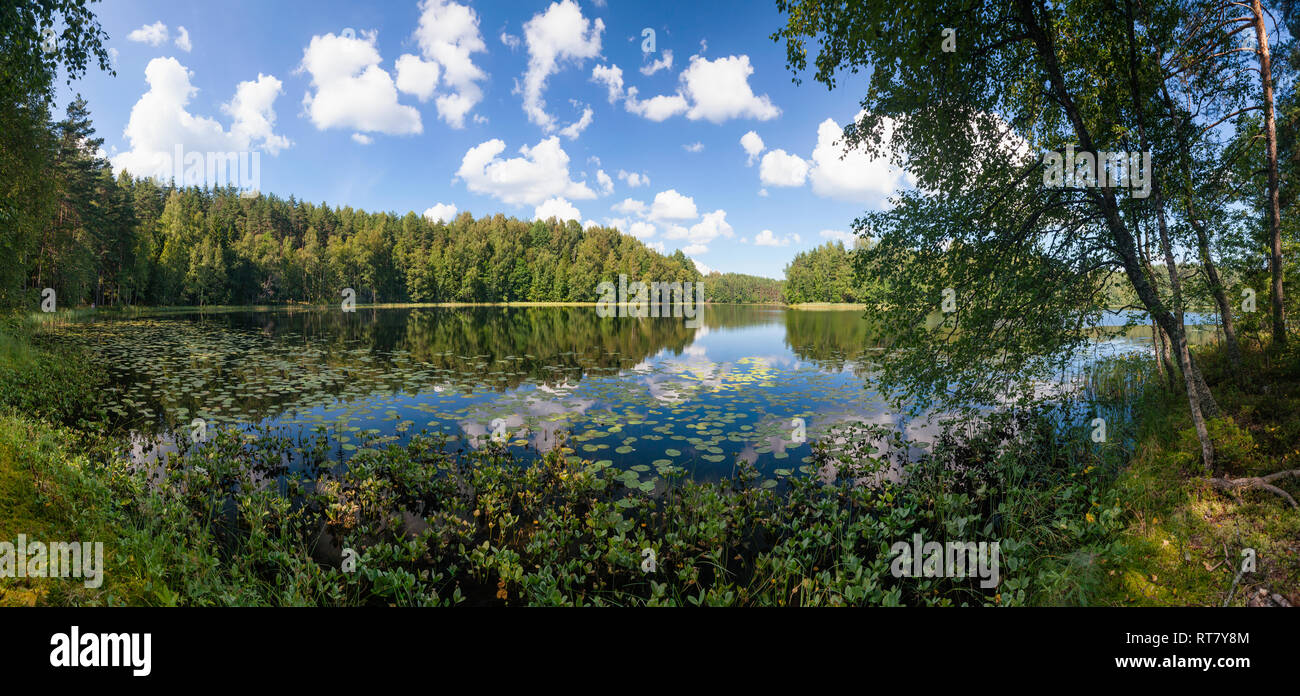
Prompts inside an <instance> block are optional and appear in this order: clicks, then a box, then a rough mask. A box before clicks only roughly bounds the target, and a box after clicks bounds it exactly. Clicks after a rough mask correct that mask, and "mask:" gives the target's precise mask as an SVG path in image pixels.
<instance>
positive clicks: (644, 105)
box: [623, 87, 690, 123]
mask: <svg viewBox="0 0 1300 696" xmlns="http://www.w3.org/2000/svg"><path fill="white" fill-rule="evenodd" d="M637 94H638V92H637V89H636V87H629V88H628V90H627V100H626V101H624V103H623V105H624V107H626V108H627V110H628V112H629V113H633V114H636V115H637V116H640V117H642V118H645V119H649V120H651V121H654V122H656V123H658V122H661V121H667V120H668V119H670V118H672V117H673V116H679V115H681V114H684V113H686V111H687V110H688V109H690V104H688V103H687V102H686V98H685V97H683V96H682V95H680V94H660V95H659V96H657V97H651V98H649V99H646V100H644V101H642V100H640V99H638V98H637Z"/></svg>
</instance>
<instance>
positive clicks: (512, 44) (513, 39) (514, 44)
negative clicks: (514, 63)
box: [501, 31, 520, 51]
mask: <svg viewBox="0 0 1300 696" xmlns="http://www.w3.org/2000/svg"><path fill="white" fill-rule="evenodd" d="M501 43H503V44H505V46H506V48H508V49H510V50H512V51H513V50H515V49H517V48H519V44H520V41H519V37H518V36H515V35H514V34H508V33H506V32H504V31H503V32H501Z"/></svg>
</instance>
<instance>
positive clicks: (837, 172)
mask: <svg viewBox="0 0 1300 696" xmlns="http://www.w3.org/2000/svg"><path fill="white" fill-rule="evenodd" d="M892 133H893V127H892V124H890V123H888V122H887V123H886V126H885V142H886V144H887V143H888V142H889V138H890V136H891V134H892ZM843 136H844V129H843V128H842V127H840V125H839V124H837V123H836V122H835V121H834V119H829V118H828V119H826V120H825V121H822V123H821V125H819V126H818V127H817V147H816V148H815V149H814V150H813V155H812V169H811V171H810V172H809V178H810V179H811V180H812V189H813V193H816V194H817V195H818V196H821V197H823V198H834V199H838V200H844V201H852V202H856V203H878V202H880V201H882V200H883V199H885V198H886V197H888V196H889V195H890V194H892V193H893V192H894V191H896V190H898V189H899V188H902V187H903V185H904V184H905V183H906V182H907V175H906V173H905V172H904V171H903V170H902V169H900V168H898V167H895V166H894V165H893V164H892V163H891V162H890V161H889V157H888V156H887V155H881V156H880V157H872V156H871V155H869V154H867V153H866V152H864V151H863V150H854V151H852V152H848V153H845V151H844V146H843V144H842V143H840V142H839V141H840V139H841V138H843Z"/></svg>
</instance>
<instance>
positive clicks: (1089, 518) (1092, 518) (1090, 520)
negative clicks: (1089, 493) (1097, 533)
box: [1084, 512, 1097, 524]
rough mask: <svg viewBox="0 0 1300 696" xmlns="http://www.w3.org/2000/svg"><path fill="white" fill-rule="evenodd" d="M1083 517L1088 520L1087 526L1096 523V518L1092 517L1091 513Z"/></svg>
mask: <svg viewBox="0 0 1300 696" xmlns="http://www.w3.org/2000/svg"><path fill="white" fill-rule="evenodd" d="M1084 517H1085V518H1087V520H1088V524H1092V523H1093V522H1096V521H1097V518H1096V517H1093V516H1092V513H1091V512H1090V513H1088V514H1086V515H1084Z"/></svg>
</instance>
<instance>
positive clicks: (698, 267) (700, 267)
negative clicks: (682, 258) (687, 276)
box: [688, 252, 713, 275]
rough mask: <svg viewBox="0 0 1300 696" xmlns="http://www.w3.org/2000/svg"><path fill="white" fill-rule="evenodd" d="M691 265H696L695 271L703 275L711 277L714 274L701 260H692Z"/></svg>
mask: <svg viewBox="0 0 1300 696" xmlns="http://www.w3.org/2000/svg"><path fill="white" fill-rule="evenodd" d="M688 253H689V252H688ZM691 263H693V264H695V270H697V271H699V272H700V274H701V275H709V274H710V273H712V272H713V269H712V268H710V267H709V266H706V265H705V264H704V262H703V261H701V260H699V259H691Z"/></svg>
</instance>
